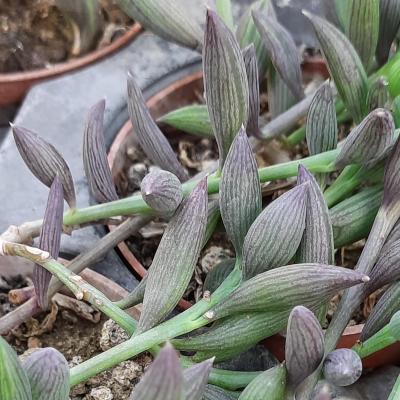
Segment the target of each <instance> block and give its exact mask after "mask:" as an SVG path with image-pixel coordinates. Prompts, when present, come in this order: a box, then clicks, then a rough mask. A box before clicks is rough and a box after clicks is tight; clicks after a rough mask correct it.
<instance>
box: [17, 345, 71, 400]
mask: <svg viewBox="0 0 400 400" xmlns="http://www.w3.org/2000/svg"><path fill="white" fill-rule="evenodd" d="M22 365H23V367H24V369H25V371H26V373H27V374H28V377H29V381H30V384H31V388H32V400H68V399H69V367H68V362H67V360H66V359H65V357H64V356H63V355H62V354H61V353H60V352H59V351H57V350H56V349H53V348H52V347H47V348H44V349H39V350H37V351H35V352H34V353H32V354H31V355H30V356H29V357H27V358H26V359H25V360H24V361H23V363H22Z"/></svg>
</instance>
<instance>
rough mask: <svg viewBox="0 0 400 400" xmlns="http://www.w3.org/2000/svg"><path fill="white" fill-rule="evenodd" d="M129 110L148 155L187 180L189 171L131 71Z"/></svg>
mask: <svg viewBox="0 0 400 400" xmlns="http://www.w3.org/2000/svg"><path fill="white" fill-rule="evenodd" d="M128 111H129V116H130V119H131V122H132V127H133V130H134V132H135V134H136V135H137V137H138V139H139V143H140V146H141V147H142V149H143V150H144V152H145V153H146V155H147V157H149V158H150V160H151V161H152V162H153V163H154V164H155V165H157V166H159V167H160V168H162V169H164V170H166V171H169V172H172V173H173V174H174V175H176V176H177V177H178V178H179V179H180V180H181V181H182V182H183V181H186V180H187V179H188V174H187V172H186V171H185V169H184V168H183V166H182V164H181V163H180V162H179V161H178V158H177V156H176V154H175V153H174V150H173V149H172V147H171V145H170V144H169V142H168V140H167V138H166V137H165V136H164V134H163V133H162V132H161V131H160V129H159V128H158V126H157V124H156V123H155V122H154V120H153V118H152V116H151V115H150V111H149V109H148V108H147V106H146V103H145V100H144V97H143V94H142V92H141V90H140V88H139V87H138V85H137V84H136V82H135V79H134V77H133V75H132V74H131V73H129V74H128Z"/></svg>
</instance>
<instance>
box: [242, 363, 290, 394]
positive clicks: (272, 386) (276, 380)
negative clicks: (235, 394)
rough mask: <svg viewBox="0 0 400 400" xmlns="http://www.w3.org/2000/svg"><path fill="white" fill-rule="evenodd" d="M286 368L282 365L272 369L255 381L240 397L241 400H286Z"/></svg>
mask: <svg viewBox="0 0 400 400" xmlns="http://www.w3.org/2000/svg"><path fill="white" fill-rule="evenodd" d="M285 391H286V368H285V366H284V365H283V364H282V365H277V366H276V367H273V368H270V369H268V370H267V371H265V372H263V373H262V374H260V375H258V376H257V378H255V379H253V380H252V381H251V382H250V383H249V384H248V385H247V386H246V388H245V389H244V390H243V392H242V394H241V395H240V396H239V400H257V399H268V400H284V399H285Z"/></svg>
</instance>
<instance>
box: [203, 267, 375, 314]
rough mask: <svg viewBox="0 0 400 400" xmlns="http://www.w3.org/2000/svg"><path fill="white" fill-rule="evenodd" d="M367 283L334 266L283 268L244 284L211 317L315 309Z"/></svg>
mask: <svg viewBox="0 0 400 400" xmlns="http://www.w3.org/2000/svg"><path fill="white" fill-rule="evenodd" d="M368 281H369V278H368V277H367V276H365V275H364V274H361V273H359V272H355V271H352V270H349V269H347V268H341V267H336V266H332V265H322V264H295V265H289V266H284V267H280V268H275V269H273V270H270V271H267V272H263V273H261V274H258V275H257V276H255V277H253V278H251V279H249V280H247V281H245V282H244V283H242V284H241V285H240V286H239V287H238V288H237V289H236V290H235V291H233V292H232V294H231V295H230V296H229V297H227V298H226V299H225V300H223V301H222V302H221V303H219V304H218V305H217V306H216V307H215V308H214V309H213V311H212V312H211V313H209V315H210V316H212V318H214V319H218V318H222V317H224V316H226V315H231V314H235V313H242V312H252V311H254V312H255V311H257V312H261V311H263V312H267V311H278V310H285V309H290V308H292V307H295V306H297V305H299V304H303V305H305V306H308V305H310V304H311V305H314V304H315V303H316V302H319V303H322V302H325V301H327V300H329V299H330V298H331V297H332V296H333V295H334V294H335V293H337V292H338V291H339V290H342V289H346V288H349V287H351V286H354V285H357V284H359V283H365V282H368Z"/></svg>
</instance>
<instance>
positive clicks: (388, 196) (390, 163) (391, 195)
mask: <svg viewBox="0 0 400 400" xmlns="http://www.w3.org/2000/svg"><path fill="white" fill-rule="evenodd" d="M399 171H400V137H399V138H397V141H396V143H395V145H394V148H393V150H392V151H391V153H390V155H389V157H388V160H387V162H386V165H385V173H384V178H383V205H384V206H385V207H387V206H388V205H389V204H391V203H392V202H396V201H398V198H399V197H398V196H399V190H398V188H399V187H400V179H399V178H400V174H399Z"/></svg>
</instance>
